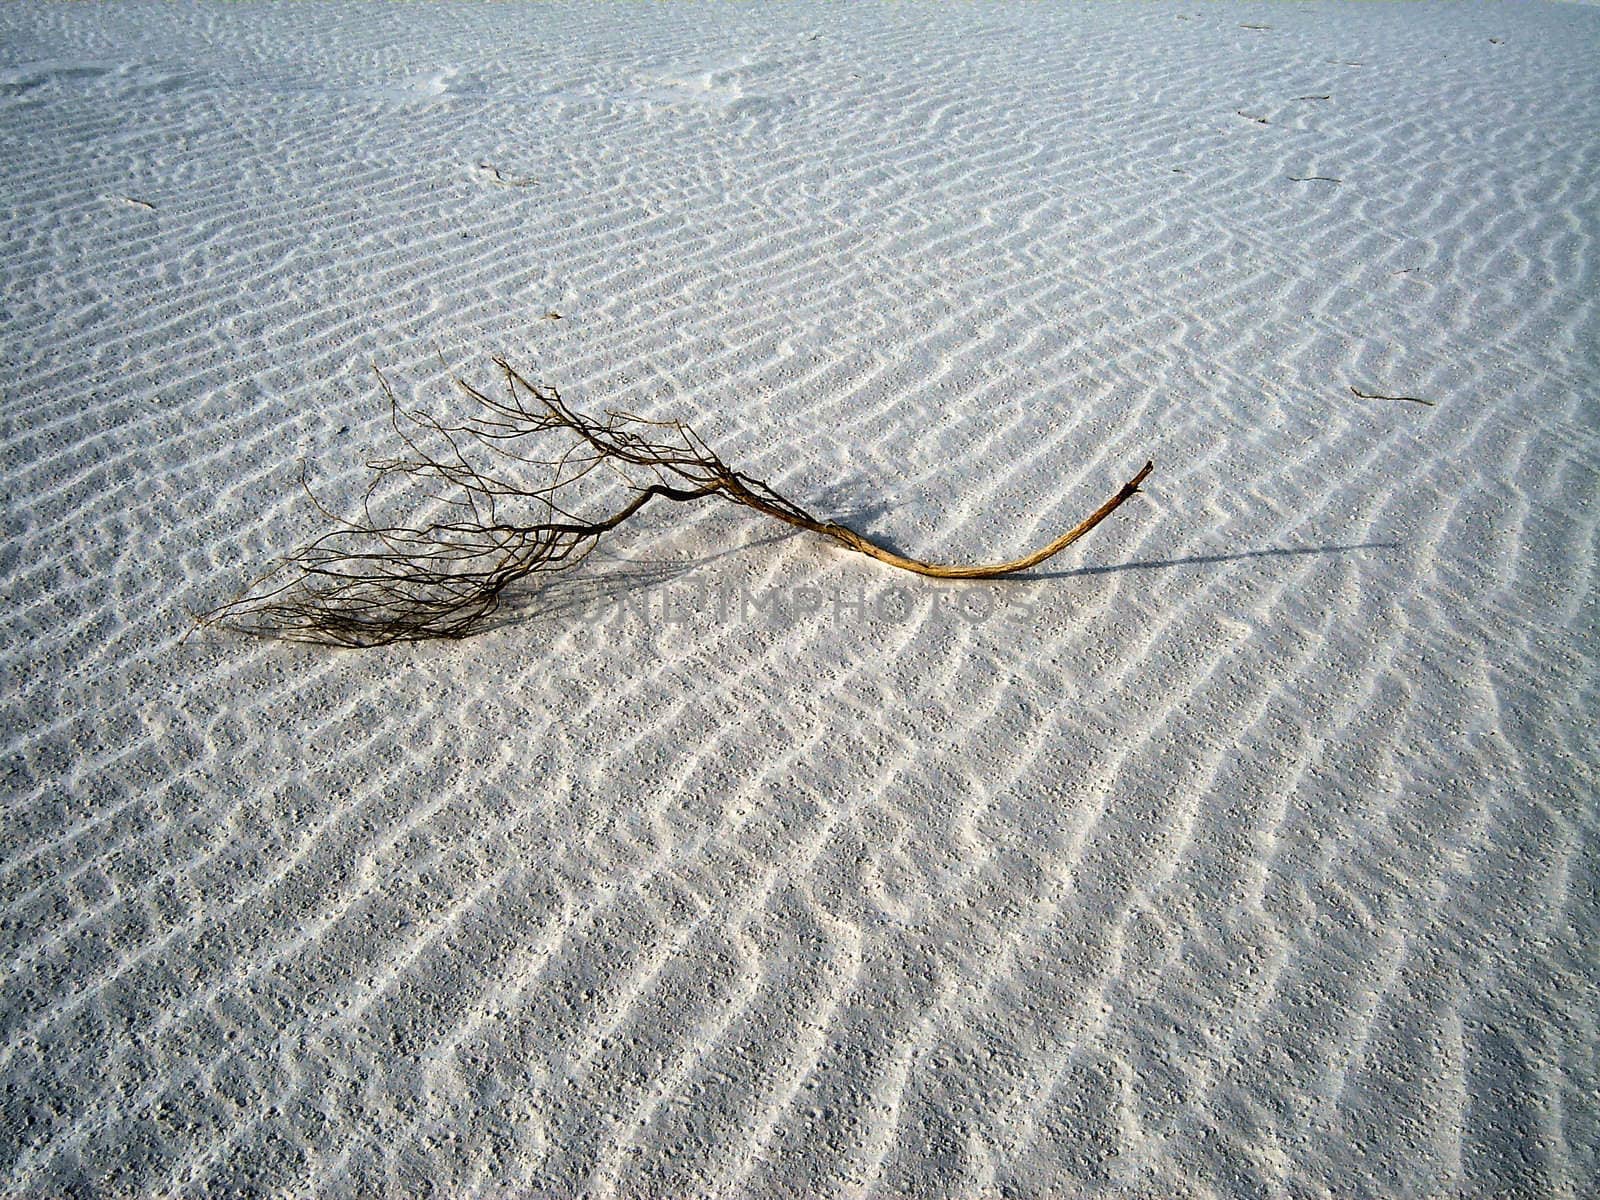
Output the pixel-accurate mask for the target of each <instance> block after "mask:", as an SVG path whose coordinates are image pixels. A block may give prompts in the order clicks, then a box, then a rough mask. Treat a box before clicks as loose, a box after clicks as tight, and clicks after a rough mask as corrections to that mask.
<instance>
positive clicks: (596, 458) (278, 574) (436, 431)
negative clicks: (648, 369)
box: [200, 358, 1153, 646]
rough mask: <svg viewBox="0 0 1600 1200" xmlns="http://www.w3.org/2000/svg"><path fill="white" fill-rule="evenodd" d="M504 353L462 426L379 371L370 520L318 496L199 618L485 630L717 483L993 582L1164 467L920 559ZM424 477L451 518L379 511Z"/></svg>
mask: <svg viewBox="0 0 1600 1200" xmlns="http://www.w3.org/2000/svg"><path fill="white" fill-rule="evenodd" d="M494 361H495V365H496V366H497V367H498V368H499V371H500V374H501V376H502V382H503V385H504V387H503V389H501V390H497V391H495V392H494V393H493V394H491V393H488V392H483V391H479V390H478V389H477V388H475V387H474V386H472V385H471V384H469V383H467V382H466V381H464V380H457V381H456V382H457V385H458V386H459V387H460V388H461V389H462V390H463V391H464V392H465V393H466V395H467V396H468V397H469V398H470V399H471V400H472V401H473V402H474V405H475V408H474V411H473V414H472V415H471V416H469V417H468V418H467V419H466V420H464V421H463V422H462V423H461V424H458V425H447V424H444V423H443V422H441V421H439V420H438V419H436V418H434V417H431V416H429V415H427V414H425V413H422V412H419V411H407V410H402V409H401V407H400V403H399V401H398V400H397V399H396V397H395V394H394V391H393V389H392V388H391V387H390V386H389V384H388V381H387V380H385V379H384V378H383V376H382V375H381V374H380V375H379V376H378V379H379V382H380V385H381V386H382V388H383V392H384V395H385V396H386V397H387V398H388V401H389V407H390V416H391V423H392V425H393V428H394V431H395V433H396V435H397V436H398V437H399V439H400V442H401V444H402V445H403V446H404V448H405V451H406V453H404V454H402V455H400V456H398V457H394V458H388V459H380V460H378V461H375V462H372V463H370V464H369V465H370V466H371V468H372V470H373V477H372V479H371V482H370V483H369V485H368V487H367V489H366V493H365V495H364V497H363V499H362V502H361V515H360V517H359V519H356V520H346V519H342V518H338V517H335V516H334V515H333V514H332V513H331V512H329V511H328V510H327V509H326V508H325V507H324V506H323V505H322V504H321V503H320V502H318V501H316V499H315V497H313V504H315V505H316V507H317V509H318V511H320V512H321V513H322V514H323V515H324V516H325V517H326V518H327V519H328V520H330V521H331V522H332V523H333V524H334V526H335V528H334V529H332V530H331V531H330V532H328V533H325V534H323V535H322V536H321V537H319V538H317V539H316V540H314V541H312V542H311V543H309V544H308V545H306V546H304V547H302V548H301V549H299V550H297V551H295V552H294V553H293V554H291V555H290V556H289V557H288V558H287V559H286V560H285V561H284V563H283V564H282V565H281V566H279V567H278V568H276V569H275V570H273V571H272V572H270V573H269V574H267V575H266V576H264V577H262V578H261V579H258V580H257V581H256V582H255V583H253V584H251V585H250V586H249V587H248V588H247V589H246V591H245V592H244V593H243V594H242V595H241V596H240V597H239V598H236V599H234V600H232V601H230V602H229V603H227V604H224V605H223V606H221V607H220V608H217V609H215V610H213V611H212V612H210V613H207V614H205V615H204V616H203V617H201V618H200V620H201V622H202V623H203V624H215V625H223V626H227V627H229V628H232V629H235V630H239V631H242V632H245V633H251V634H259V635H264V636H273V637H282V638H288V639H291V640H297V641H310V642H322V643H329V644H333V645H340V646H376V645H385V644H388V643H393V642H407V641H420V640H424V639H428V638H459V637H465V636H467V635H469V634H471V633H474V632H476V631H478V630H479V629H481V628H482V626H483V620H484V618H485V617H487V616H488V615H489V614H490V613H492V612H493V611H494V610H495V609H496V607H497V606H498V605H499V603H500V599H501V596H502V594H503V593H504V592H505V590H506V588H507V587H509V586H510V585H511V584H513V583H515V582H517V581H518V580H521V579H524V578H527V577H528V576H530V575H534V574H537V573H541V572H552V571H560V570H564V569H567V568H570V567H573V566H575V565H577V564H578V563H579V562H581V561H582V560H583V558H584V557H585V556H586V555H587V554H588V553H589V552H590V551H591V550H593V549H594V547H595V545H596V544H597V543H598V542H599V540H600V538H601V537H602V536H603V535H605V534H606V533H609V532H610V531H611V530H613V529H615V528H616V527H617V526H619V525H621V524H622V523H623V522H624V521H626V520H628V518H630V517H632V516H633V515H634V514H636V513H638V512H639V511H640V510H641V509H643V508H644V507H645V506H646V505H647V504H649V503H650V502H651V501H653V500H671V501H675V502H679V503H683V502H687V501H691V500H698V499H701V498H704V497H709V496H716V497H719V498H721V499H723V500H727V501H730V502H732V503H734V504H738V505H741V506H742V507H745V508H751V509H754V510H755V511H756V512H759V513H761V514H763V515H764V516H768V517H771V518H773V519H774V520H777V521H782V522H783V523H785V524H787V525H792V526H794V527H796V528H798V529H803V530H806V531H808V532H811V533H816V534H821V535H822V536H823V537H827V538H831V539H832V540H834V541H836V542H838V543H840V544H841V545H843V546H846V547H848V548H849V549H851V550H854V551H857V552H858V553H861V554H866V555H868V556H870V557H872V558H875V559H877V560H878V561H879V562H882V563H886V564H888V565H889V566H892V567H898V568H899V569H901V570H904V571H912V572H915V573H916V574H919V575H928V576H932V577H934V578H937V579H993V578H996V577H998V576H1001V575H1009V574H1011V573H1013V572H1016V571H1024V570H1027V569H1028V568H1029V567H1033V566H1037V565H1038V564H1039V563H1042V562H1044V561H1045V560H1046V559H1048V558H1050V557H1052V556H1053V555H1056V554H1059V553H1060V552H1061V551H1062V550H1064V549H1066V548H1067V547H1068V546H1070V545H1071V544H1072V543H1073V542H1075V541H1077V540H1078V539H1079V538H1081V537H1082V536H1083V535H1084V534H1086V533H1088V532H1089V531H1090V530H1091V529H1093V528H1094V527H1095V526H1096V525H1098V524H1099V523H1100V522H1101V521H1103V520H1105V519H1106V518H1107V517H1108V516H1110V515H1111V514H1112V512H1114V511H1115V510H1116V509H1117V508H1118V507H1119V506H1120V505H1122V504H1123V503H1124V502H1125V501H1127V500H1128V499H1129V498H1130V497H1131V496H1133V495H1134V494H1135V493H1136V492H1138V491H1139V485H1140V484H1142V483H1143V482H1144V480H1145V478H1146V477H1147V476H1148V475H1149V474H1150V472H1151V470H1152V469H1153V464H1152V463H1148V462H1147V463H1145V465H1144V466H1143V468H1141V469H1140V470H1139V471H1138V472H1137V473H1136V474H1135V475H1134V476H1133V477H1132V478H1131V479H1129V480H1128V482H1127V483H1125V484H1123V485H1122V487H1121V488H1120V489H1119V490H1118V491H1117V492H1116V493H1115V494H1114V495H1113V496H1112V497H1111V498H1110V499H1108V500H1107V501H1106V502H1105V503H1104V504H1102V505H1101V506H1100V507H1099V508H1097V509H1096V510H1095V511H1094V512H1092V513H1090V514H1089V515H1088V516H1087V517H1085V518H1084V519H1083V520H1082V521H1080V522H1079V523H1078V524H1077V525H1075V526H1073V527H1072V528H1071V529H1069V530H1067V531H1066V532H1065V533H1063V534H1062V535H1061V536H1060V537H1058V538H1056V539H1055V540H1054V541H1052V542H1050V543H1049V544H1048V545H1045V546H1043V547H1041V548H1039V549H1038V550H1035V551H1033V552H1032V553H1031V554H1025V555H1023V556H1022V557H1020V558H1014V559H1011V560H1008V561H1006V562H1000V563H990V564H984V565H961V564H943V563H933V562H924V561H922V560H920V559H914V558H909V557H907V556H905V555H903V554H899V553H897V552H896V551H894V550H890V549H889V548H887V547H885V546H882V545H880V544H878V543H877V542H874V541H872V540H871V539H870V538H868V537H866V536H865V535H864V534H861V533H859V532H857V531H856V530H854V529H851V528H850V527H849V526H847V525H843V524H841V523H839V522H837V521H829V520H825V519H822V518H819V517H816V516H814V515H812V514H811V513H810V512H808V511H806V510H805V509H804V508H802V507H801V506H800V505H798V504H796V503H794V502H793V501H792V500H789V499H787V498H786V497H784V496H782V495H780V494H779V493H778V492H776V491H774V490H773V489H772V488H771V487H769V486H768V485H767V484H766V483H764V482H762V481H761V480H759V479H755V478H753V477H751V476H749V475H746V474H744V473H743V472H740V471H736V470H734V469H733V468H732V467H730V466H728V465H727V464H726V463H724V462H723V461H722V459H720V458H719V457H718V456H717V455H716V454H715V453H713V452H712V450H711V449H710V447H708V446H707V445H706V444H705V442H703V441H702V440H701V439H700V437H699V435H698V434H696V433H695V432H694V431H693V430H692V429H690V428H689V426H687V425H685V424H682V423H681V422H678V421H647V420H645V419H643V418H641V417H634V416H629V415H627V414H621V413H612V414H609V415H608V416H607V418H606V419H605V420H603V421H601V420H596V419H594V418H592V417H588V416H585V415H584V414H582V413H579V412H577V411H575V410H574V409H572V408H570V407H568V406H567V404H566V403H565V402H564V401H563V400H562V399H561V397H560V395H559V394H557V392H556V391H555V389H553V388H548V387H542V386H540V385H538V384H534V383H530V382H529V381H528V380H527V379H525V378H523V376H522V375H520V374H518V373H517V371H516V370H515V369H514V368H513V367H512V366H511V365H510V364H509V363H507V362H506V361H505V360H504V359H500V358H497V359H495V360H494ZM550 434H553V435H556V436H557V437H558V438H559V439H560V441H561V443H562V444H561V446H560V448H559V450H557V451H556V452H555V453H554V455H553V456H550V457H540V456H536V455H535V454H534V452H533V451H532V450H531V449H530V448H529V446H530V445H531V443H532V442H535V441H537V439H538V438H539V437H540V436H541V435H550ZM424 443H427V445H426V446H425V445H424ZM530 466H531V467H535V468H538V469H539V470H541V471H542V472H543V473H544V476H545V477H544V479H543V481H542V482H539V483H534V484H529V483H526V482H523V481H522V480H521V479H519V478H518V474H519V472H520V471H521V470H522V469H523V468H526V467H530ZM608 477H609V481H610V485H611V486H609V487H607V486H606V483H605V482H604V481H606V480H607V479H608ZM619 483H620V485H621V488H622V491H623V493H624V497H625V499H624V501H622V502H620V503H619V502H618V501H617V500H616V499H615V498H613V499H612V502H611V504H610V506H609V507H608V508H607V509H606V510H605V511H603V512H600V513H594V512H587V513H586V512H584V511H583V510H584V509H585V508H588V507H591V505H590V504H589V503H586V501H592V500H593V498H594V492H595V491H596V489H597V488H598V489H600V490H602V491H603V492H606V493H608V494H609V493H611V492H614V491H615V490H616V488H615V485H616V484H619ZM419 484H421V485H425V486H426V487H427V488H429V489H432V488H437V487H440V486H441V485H442V486H443V488H444V494H443V495H430V496H429V499H431V500H432V501H433V502H434V503H435V504H437V505H442V506H443V515H442V516H441V517H440V518H439V519H436V520H432V521H422V520H419V519H418V518H416V517H411V518H409V519H400V520H391V519H389V518H386V517H385V516H383V515H382V513H383V511H384V510H385V509H386V508H387V507H388V502H389V501H390V500H391V499H392V496H391V493H393V491H394V485H401V491H402V495H405V494H408V493H407V489H408V488H409V489H411V491H412V492H414V490H415V486H416V485H419ZM413 502H414V501H413ZM436 511H437V510H436Z"/></svg>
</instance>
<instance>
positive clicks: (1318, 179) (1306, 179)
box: [1289, 175, 1341, 183]
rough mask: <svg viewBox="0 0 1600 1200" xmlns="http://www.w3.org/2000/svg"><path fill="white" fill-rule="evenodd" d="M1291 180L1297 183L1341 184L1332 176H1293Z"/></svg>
mask: <svg viewBox="0 0 1600 1200" xmlns="http://www.w3.org/2000/svg"><path fill="white" fill-rule="evenodd" d="M1289 178H1290V179H1292V180H1294V181H1295V182H1296V183H1339V182H1341V181H1340V180H1338V179H1335V178H1334V177H1333V176H1332V175H1291V176H1289Z"/></svg>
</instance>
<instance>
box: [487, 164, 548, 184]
mask: <svg viewBox="0 0 1600 1200" xmlns="http://www.w3.org/2000/svg"><path fill="white" fill-rule="evenodd" d="M478 170H480V171H482V172H483V173H484V174H485V175H488V176H489V177H490V178H489V182H490V183H498V184H500V185H501V186H502V187H532V186H533V185H534V184H535V183H537V182H538V180H536V179H517V178H515V177H513V176H510V175H503V174H501V172H500V168H499V167H497V166H495V165H494V164H493V163H486V162H484V163H479V164H478Z"/></svg>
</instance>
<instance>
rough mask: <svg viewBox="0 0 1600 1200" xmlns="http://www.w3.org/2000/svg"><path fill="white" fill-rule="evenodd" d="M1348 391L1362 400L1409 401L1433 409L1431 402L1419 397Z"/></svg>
mask: <svg viewBox="0 0 1600 1200" xmlns="http://www.w3.org/2000/svg"><path fill="white" fill-rule="evenodd" d="M1350 390H1351V391H1352V392H1354V393H1355V394H1356V395H1357V396H1360V397H1361V399H1363V400H1409V401H1410V402H1411V403H1412V404H1426V405H1427V406H1428V407H1429V408H1432V407H1433V401H1432V400H1424V399H1423V398H1422V397H1421V396H1384V395H1381V394H1380V393H1378V392H1363V391H1362V390H1361V389H1360V388H1357V387H1354V386H1352V387H1351V389H1350Z"/></svg>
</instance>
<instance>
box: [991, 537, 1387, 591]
mask: <svg viewBox="0 0 1600 1200" xmlns="http://www.w3.org/2000/svg"><path fill="white" fill-rule="evenodd" d="M1399 545H1400V543H1399V542H1352V543H1350V544H1349V545H1344V546H1269V547H1268V548H1267V549H1265V550H1240V551H1238V552H1237V553H1234V554H1196V555H1193V556H1192V557H1189V558H1152V559H1146V560H1145V561H1144V562H1130V563H1108V564H1107V565H1105V566H1103V567H1074V568H1072V569H1071V570H1067V571H1029V572H1028V573H1027V574H1024V575H1014V576H1011V578H1013V579H1015V580H1016V581H1017V582H1019V583H1021V582H1024V581H1028V582H1041V583H1042V582H1043V581H1044V580H1046V579H1076V578H1078V577H1080V576H1084V575H1110V574H1113V573H1115V572H1117V571H1161V570H1168V569H1170V568H1172V567H1203V566H1207V565H1209V564H1211V563H1225V562H1241V561H1243V560H1245V559H1251V558H1291V557H1298V556H1301V555H1306V554H1346V553H1349V552H1350V551H1352V550H1394V549H1396V548H1398V547H1399Z"/></svg>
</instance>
